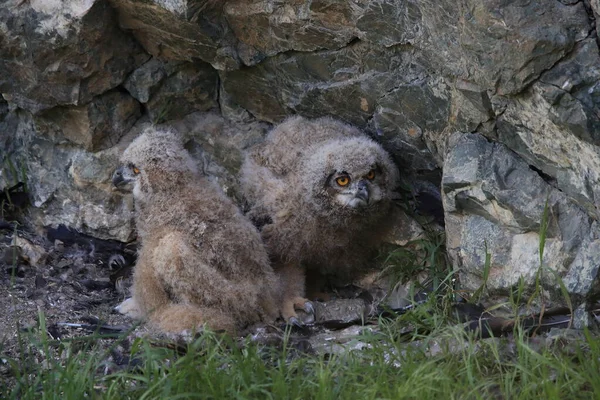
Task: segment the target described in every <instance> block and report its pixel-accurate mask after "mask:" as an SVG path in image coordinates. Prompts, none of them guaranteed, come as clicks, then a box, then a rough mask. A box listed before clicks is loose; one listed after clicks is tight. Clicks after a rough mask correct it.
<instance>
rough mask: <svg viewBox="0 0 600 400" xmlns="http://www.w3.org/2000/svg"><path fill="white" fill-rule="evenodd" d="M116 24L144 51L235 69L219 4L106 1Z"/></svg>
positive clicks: (229, 35)
mask: <svg viewBox="0 0 600 400" xmlns="http://www.w3.org/2000/svg"><path fill="white" fill-rule="evenodd" d="M110 2H111V4H112V5H113V6H114V7H115V8H116V9H117V11H118V14H119V23H120V25H121V27H123V28H124V29H127V30H130V31H131V32H132V33H133V35H134V36H135V38H136V39H137V40H138V41H139V42H140V43H141V44H142V46H144V48H145V49H146V51H147V52H148V53H150V54H152V55H153V56H155V57H158V58H161V59H168V60H179V61H189V62H192V61H195V60H196V59H200V60H203V61H205V62H208V63H210V64H212V66H213V67H215V68H217V69H223V70H226V69H235V68H238V66H239V60H238V57H237V54H236V51H235V45H236V40H235V37H234V36H233V34H232V33H231V31H230V30H229V27H228V26H227V23H226V21H225V20H224V17H223V12H222V9H223V2H220V1H186V0H181V1H163V0H150V1H147V0H110Z"/></svg>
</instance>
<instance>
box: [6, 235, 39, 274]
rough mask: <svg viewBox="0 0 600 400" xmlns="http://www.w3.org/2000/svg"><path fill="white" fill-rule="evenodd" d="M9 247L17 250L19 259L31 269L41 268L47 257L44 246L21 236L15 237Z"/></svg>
mask: <svg viewBox="0 0 600 400" xmlns="http://www.w3.org/2000/svg"><path fill="white" fill-rule="evenodd" d="M11 245H12V246H14V247H16V248H18V249H19V255H20V257H22V259H23V260H24V261H26V262H27V264H29V265H31V266H32V267H40V266H42V265H43V264H44V262H45V261H46V258H47V257H48V253H47V252H46V249H44V246H42V245H39V244H36V243H34V242H32V241H31V240H29V239H26V238H24V237H21V236H15V237H14V238H13V241H12V244H11Z"/></svg>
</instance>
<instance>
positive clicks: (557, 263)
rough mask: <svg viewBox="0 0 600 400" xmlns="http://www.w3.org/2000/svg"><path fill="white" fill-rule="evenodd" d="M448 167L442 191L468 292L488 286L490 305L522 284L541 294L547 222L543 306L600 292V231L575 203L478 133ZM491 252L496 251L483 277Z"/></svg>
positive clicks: (457, 142) (458, 144) (452, 248)
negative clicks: (537, 288) (546, 215)
mask: <svg viewBox="0 0 600 400" xmlns="http://www.w3.org/2000/svg"><path fill="white" fill-rule="evenodd" d="M453 142H454V145H453V147H452V148H451V150H450V152H449V154H448V156H447V158H446V162H445V165H444V177H443V180H442V191H443V195H444V207H445V213H446V234H447V247H448V251H449V255H450V257H451V260H452V262H453V265H454V266H455V268H456V269H457V271H458V273H459V277H460V282H461V285H462V286H463V288H464V289H466V290H470V291H476V290H477V289H479V288H480V287H482V286H483V285H484V284H485V288H486V290H487V295H488V297H487V298H486V302H487V303H490V304H497V303H498V302H500V301H506V298H507V297H508V296H509V294H510V293H511V291H512V290H516V288H517V286H518V285H519V284H520V282H522V283H523V284H524V290H525V294H524V298H521V299H520V301H522V302H527V300H528V299H529V297H528V296H531V295H532V294H533V293H534V292H535V285H536V279H537V277H538V271H539V270H540V244H541V241H542V239H541V238H540V230H541V222H542V216H543V213H544V208H545V204H546V202H547V204H548V210H549V220H548V228H547V236H546V238H545V246H544V251H543V260H542V267H541V272H540V275H539V277H540V279H541V280H540V282H541V285H542V288H543V290H542V292H541V293H539V298H535V299H534V300H535V303H534V304H537V305H539V304H540V301H550V302H553V303H556V304H560V305H567V303H568V302H567V300H566V299H565V298H563V293H562V292H561V291H560V289H559V284H558V279H560V280H562V282H563V284H564V285H565V287H566V288H567V290H568V292H569V295H570V296H571V300H573V301H574V302H575V303H577V302H579V303H580V302H581V301H582V299H583V298H587V297H588V296H591V295H594V294H596V293H597V292H598V288H597V285H596V284H595V282H596V280H597V273H598V265H599V264H600V252H599V251H598V246H599V245H600V229H599V227H598V225H597V223H595V222H592V220H591V219H590V217H589V216H588V215H587V214H586V213H585V212H584V210H583V209H582V208H580V207H579V206H578V205H577V204H576V203H575V202H574V201H573V200H571V199H570V198H568V197H567V196H565V194H563V193H562V192H560V191H558V190H556V189H554V188H553V187H552V186H550V185H549V184H547V183H546V182H545V181H544V179H542V177H540V176H539V174H538V173H537V172H536V171H535V170H533V169H531V168H529V166H528V165H527V164H526V163H525V162H524V161H523V160H522V159H520V158H519V157H518V156H517V155H516V154H514V153H513V152H511V151H510V150H509V149H508V148H506V147H505V146H504V145H502V144H498V143H490V142H488V141H487V140H486V139H485V138H483V137H482V136H480V135H476V134H457V135H456V137H455V138H454V140H453ZM486 252H487V253H489V254H490V255H491V268H490V271H489V277H488V280H487V282H484V281H483V270H484V266H485V259H486Z"/></svg>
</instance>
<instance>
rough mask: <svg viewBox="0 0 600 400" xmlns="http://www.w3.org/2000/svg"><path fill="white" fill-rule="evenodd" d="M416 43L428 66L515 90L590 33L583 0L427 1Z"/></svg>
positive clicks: (494, 87)
mask: <svg viewBox="0 0 600 400" xmlns="http://www.w3.org/2000/svg"><path fill="white" fill-rule="evenodd" d="M418 4H419V9H420V11H421V15H422V20H421V28H422V30H423V34H422V35H421V37H420V38H419V40H417V41H415V45H416V46H417V47H420V48H422V49H423V50H424V53H425V58H426V59H427V60H428V61H429V63H428V64H429V65H431V66H433V67H435V68H436V69H439V70H441V71H444V73H446V74H450V75H452V76H456V77H461V78H463V79H465V78H466V79H469V80H472V81H474V82H475V83H477V84H479V85H481V86H482V87H484V88H486V89H491V90H494V91H496V92H498V93H499V94H515V93H518V92H520V91H521V90H523V88H525V87H526V86H527V85H528V84H529V83H531V82H532V81H534V80H535V79H536V78H538V77H539V76H540V75H541V74H542V73H543V72H544V71H545V70H547V69H549V68H550V67H552V66H553V65H554V64H555V63H556V62H557V61H559V60H560V59H561V58H562V57H563V56H565V55H566V54H568V53H569V52H570V51H571V50H572V49H573V47H574V46H575V43H576V42H577V41H579V40H582V39H584V38H586V37H587V36H588V34H589V33H590V31H591V25H590V22H589V20H588V15H587V13H586V10H585V7H584V5H583V2H577V3H575V4H572V5H567V4H563V3H561V2H559V1H503V0H492V1H481V0H460V1H449V0H442V1H440V0H425V1H420V2H419V3H418Z"/></svg>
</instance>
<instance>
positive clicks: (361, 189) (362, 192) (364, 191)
mask: <svg viewBox="0 0 600 400" xmlns="http://www.w3.org/2000/svg"><path fill="white" fill-rule="evenodd" d="M354 197H356V198H357V199H360V200H362V201H364V202H365V203H367V204H368V203H369V186H368V185H367V182H365V181H359V182H358V186H357V189H356V194H355V195H354Z"/></svg>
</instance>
